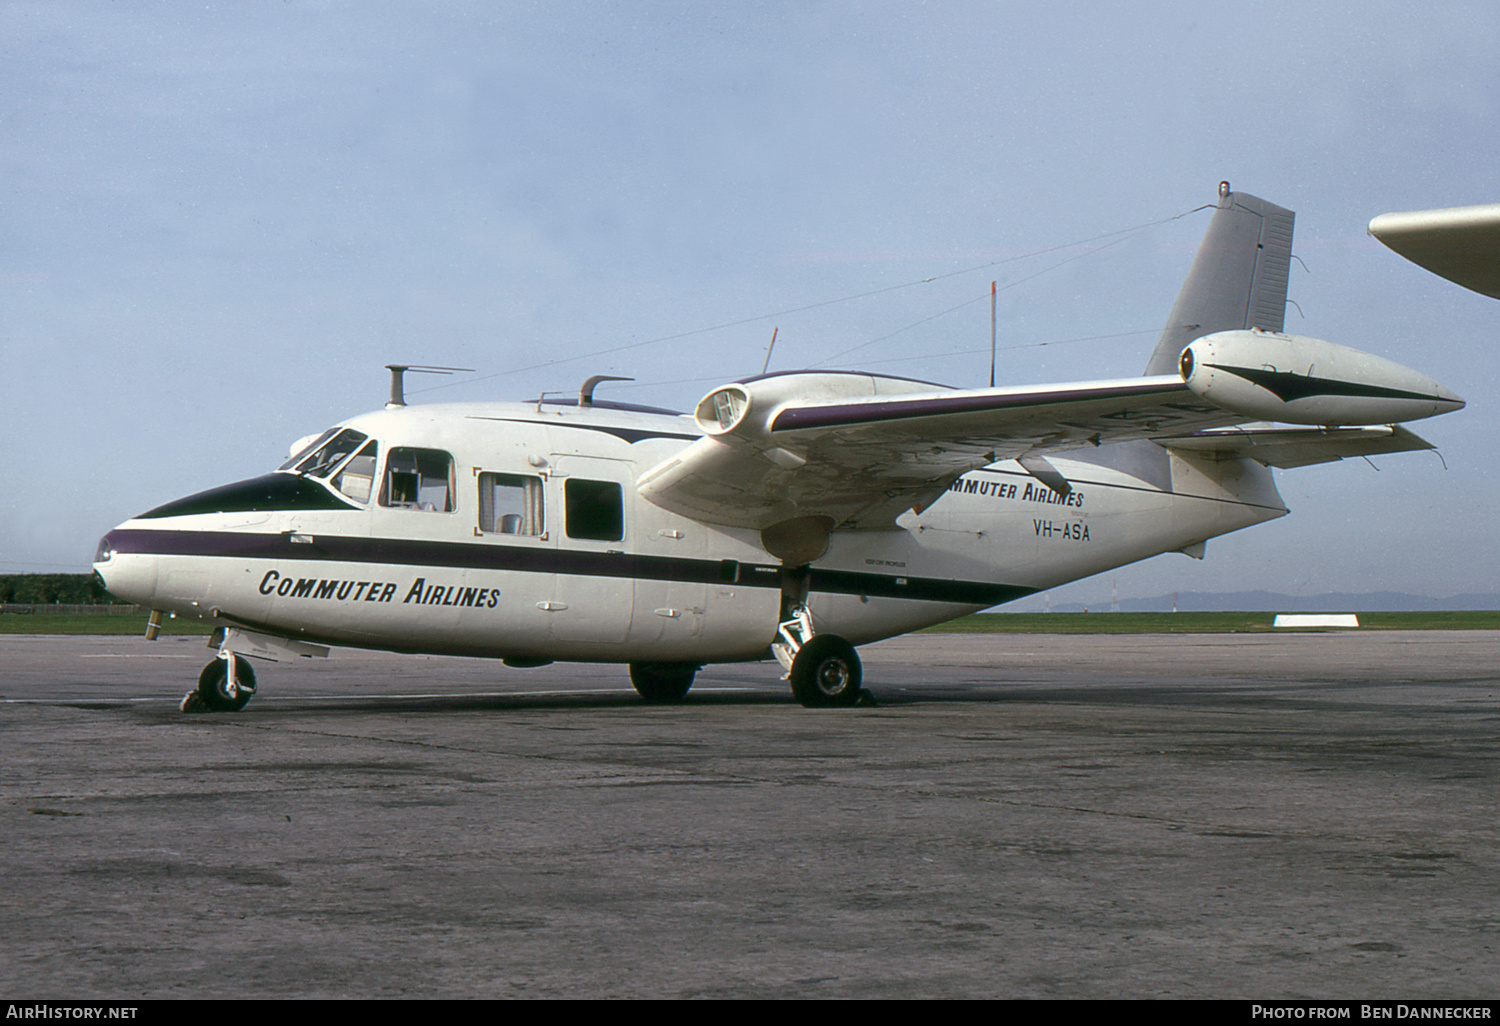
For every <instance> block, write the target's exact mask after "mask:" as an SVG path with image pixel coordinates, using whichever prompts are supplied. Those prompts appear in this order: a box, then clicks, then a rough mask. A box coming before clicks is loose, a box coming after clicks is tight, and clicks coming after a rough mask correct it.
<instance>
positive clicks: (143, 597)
mask: <svg viewBox="0 0 1500 1026" xmlns="http://www.w3.org/2000/svg"><path fill="white" fill-rule="evenodd" d="M94 576H95V577H97V578H98V579H99V580H100V582H101V583H102V584H103V585H104V590H105V591H107V592H109V593H110V594H111V595H113V596H114V597H115V598H118V599H124V600H125V601H126V602H134V603H135V604H136V605H138V606H145V607H147V608H150V607H151V605H152V603H153V601H154V600H155V598H156V558H155V557H154V556H149V555H146V554H144V553H138V552H121V551H120V550H119V545H118V537H117V532H115V531H111V532H110V533H109V534H106V535H105V536H104V537H103V538H100V539H99V547H98V548H97V549H96V550H95V551H94Z"/></svg>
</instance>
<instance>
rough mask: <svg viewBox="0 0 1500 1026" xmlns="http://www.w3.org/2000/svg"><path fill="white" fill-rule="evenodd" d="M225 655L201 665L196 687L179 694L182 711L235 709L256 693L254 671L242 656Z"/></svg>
mask: <svg viewBox="0 0 1500 1026" xmlns="http://www.w3.org/2000/svg"><path fill="white" fill-rule="evenodd" d="M227 655H228V658H225V657H223V656H221V657H219V658H218V659H215V660H214V661H213V662H211V663H209V664H208V665H207V666H205V667H204V668H203V672H202V673H200V674H199V675H198V688H197V690H195V691H189V692H188V693H187V694H186V695H184V696H183V697H182V711H183V712H238V711H239V710H241V709H243V708H244V707H245V703H246V702H248V701H250V696H251V695H254V694H255V670H254V669H252V668H251V666H250V660H248V659H246V658H245V657H244V656H241V655H234V654H233V653H227ZM230 660H233V665H231V663H230Z"/></svg>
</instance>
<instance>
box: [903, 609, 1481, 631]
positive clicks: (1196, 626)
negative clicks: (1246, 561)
mask: <svg viewBox="0 0 1500 1026" xmlns="http://www.w3.org/2000/svg"><path fill="white" fill-rule="evenodd" d="M1357 615H1358V616H1359V629H1361V630H1377V631H1381V630H1384V631H1392V630H1400V631H1493V630H1500V610H1489V609H1482V610H1473V611H1464V612H1438V613H1359V614H1357ZM1275 619H1276V614H1275V613H975V614H973V615H972V616H965V617H962V618H960V619H958V620H952V621H950V622H948V623H944V624H938V625H937V626H936V627H928V628H927V629H926V631H924V633H935V634H1235V633H1256V632H1270V631H1274V630H1275V629H1276V628H1274V627H1272V626H1271V624H1272V622H1273V621H1274V620H1275ZM1284 629H1285V628H1283V630H1284ZM1320 629H1329V630H1337V629H1338V628H1320ZM1344 629H1345V630H1347V629H1348V628H1344Z"/></svg>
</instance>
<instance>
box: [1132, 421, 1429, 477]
mask: <svg viewBox="0 0 1500 1026" xmlns="http://www.w3.org/2000/svg"><path fill="white" fill-rule="evenodd" d="M1156 441H1157V442H1158V443H1159V444H1161V445H1164V446H1166V447H1167V448H1169V449H1182V450H1185V451H1187V452H1197V453H1211V454H1213V455H1215V456H1219V457H1234V456H1245V457H1248V458H1249V459H1252V460H1255V461H1256V462H1258V463H1264V464H1265V465H1266V466H1268V467H1280V468H1282V469H1283V470H1289V469H1291V468H1292V467H1309V466H1312V465H1313V464H1315V463H1332V462H1334V461H1335V460H1345V459H1350V458H1351V457H1357V456H1379V455H1382V454H1384V453H1390V452H1415V451H1419V450H1422V449H1436V448H1437V446H1435V445H1433V444H1432V443H1431V442H1429V441H1427V440H1426V439H1425V438H1422V437H1420V436H1418V435H1416V434H1415V433H1413V432H1411V431H1408V430H1407V429H1406V428H1404V427H1401V426H1399V425H1393V424H1386V425H1380V426H1377V427H1353V428H1305V427H1287V426H1285V425H1272V424H1251V425H1246V426H1245V427H1238V428H1219V429H1213V430H1208V431H1199V432H1197V433H1195V434H1193V435H1189V436H1186V437H1182V438H1158V439H1156Z"/></svg>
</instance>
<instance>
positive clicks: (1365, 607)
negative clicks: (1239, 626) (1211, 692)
mask: <svg viewBox="0 0 1500 1026" xmlns="http://www.w3.org/2000/svg"><path fill="white" fill-rule="evenodd" d="M1172 602H1173V596H1171V595H1162V596H1159V597H1157V598H1148V599H1121V600H1120V612H1122V613H1169V612H1171V611H1172ZM1176 602H1177V609H1178V611H1179V612H1184V613H1219V612H1246V613H1261V612H1264V613H1386V612H1413V613H1426V612H1447V611H1453V610H1465V609H1500V594H1493V595H1472V594H1470V595H1450V596H1449V597H1447V598H1431V597H1429V596H1427V595H1411V594H1407V593H1406V592H1399V591H1372V592H1365V593H1363V594H1358V595H1355V594H1349V593H1346V592H1331V593H1329V594H1325V595H1285V594H1282V593H1280V592H1275V591H1231V592H1209V591H1180V592H1178V593H1177V595H1176ZM1035 604H1036V599H1035V598H1033V599H1032V600H1031V601H1029V602H1028V603H1027V609H1028V611H1030V608H1031V607H1032V606H1034V605H1035ZM1085 608H1087V609H1089V610H1090V611H1092V612H1095V613H1103V612H1109V609H1110V606H1109V603H1107V602H1105V603H1095V604H1092V605H1089V606H1087V607H1085V606H1084V605H1083V604H1082V603H1080V602H1063V603H1057V604H1054V605H1053V606H1052V611H1053V612H1054V613H1079V612H1083V610H1084V609H1085ZM1014 611H1015V612H1020V611H1021V610H1020V609H1019V608H1014Z"/></svg>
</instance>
